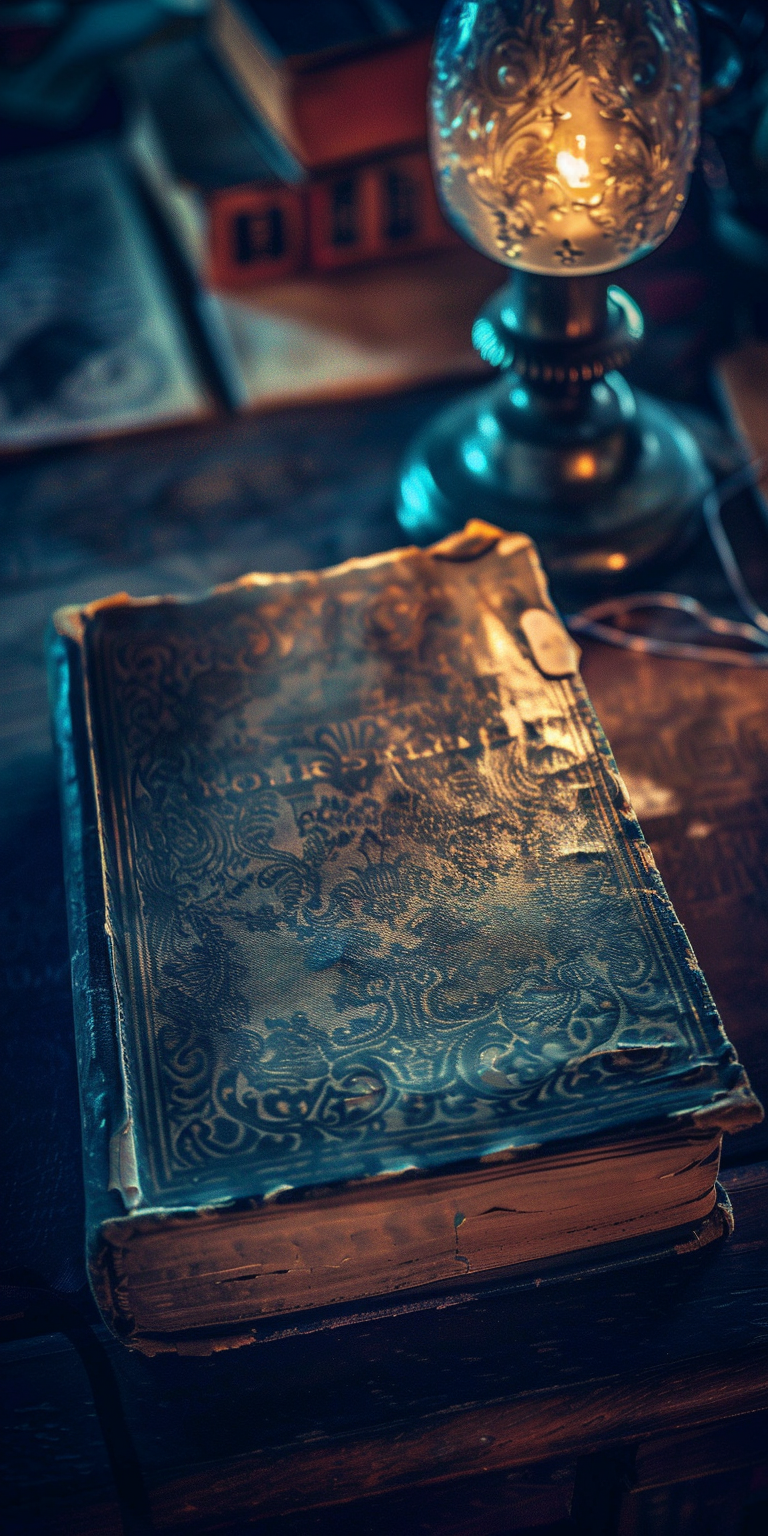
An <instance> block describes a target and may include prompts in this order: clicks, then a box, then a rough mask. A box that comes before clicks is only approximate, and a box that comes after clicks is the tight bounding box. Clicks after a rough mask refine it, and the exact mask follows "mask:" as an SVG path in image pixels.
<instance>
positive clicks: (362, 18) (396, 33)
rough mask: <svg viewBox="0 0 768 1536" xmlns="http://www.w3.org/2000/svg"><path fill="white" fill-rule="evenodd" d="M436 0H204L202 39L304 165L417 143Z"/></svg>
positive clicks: (423, 123)
mask: <svg viewBox="0 0 768 1536" xmlns="http://www.w3.org/2000/svg"><path fill="white" fill-rule="evenodd" d="M441 8H442V0H214V3H213V7H212V13H211V28H210V35H211V41H212V44H213V46H214V48H215V49H216V52H217V54H218V56H219V58H220V59H221V60H222V62H223V64H224V66H225V67H226V68H227V69H228V70H229V71H230V72H231V74H232V76H233V78H234V79H235V80H236V81H237V83H238V85H239V86H240V88H241V89H242V91H243V92H244V94H245V96H246V98H247V99H248V101H249V102H250V103H251V105H252V106H253V108H254V110H255V111H256V112H258V113H259V115H260V116H261V117H262V118H263V119H264V121H265V122H267V123H269V125H270V126H271V127H272V129H273V130H274V131H275V133H276V134H277V135H278V136H279V138H280V139H282V141H283V142H284V143H285V144H287V145H288V146H290V148H291V149H292V150H293V152H294V153H295V154H296V156H297V157H298V158H299V159H300V160H301V162H302V164H303V165H305V166H306V167H307V168H310V169H318V168H320V167H324V166H330V165H335V164H337V163H338V162H340V161H344V160H353V159H356V158H362V157H363V156H369V155H374V154H378V153H380V152H381V151H383V150H387V149H393V148H397V147H398V146H399V145H402V144H406V143H423V142H424V141H425V140H426V135H427V112H426V101H427V84H428V78H429V58H430V53H431V48H432V38H431V33H432V29H433V28H434V25H435V23H436V21H437V18H438V15H439V13H440V10H441Z"/></svg>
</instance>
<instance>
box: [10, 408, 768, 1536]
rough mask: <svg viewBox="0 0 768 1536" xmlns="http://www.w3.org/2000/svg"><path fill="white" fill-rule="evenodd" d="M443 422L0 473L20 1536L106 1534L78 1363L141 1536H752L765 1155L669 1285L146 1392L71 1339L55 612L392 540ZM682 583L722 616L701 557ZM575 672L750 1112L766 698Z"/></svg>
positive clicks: (303, 422) (331, 430)
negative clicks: (45, 654)
mask: <svg viewBox="0 0 768 1536" xmlns="http://www.w3.org/2000/svg"><path fill="white" fill-rule="evenodd" d="M448 394H449V391H448V390H447V389H430V390H428V391H422V392H419V393H418V394H411V395H401V396H399V397H397V398H393V399H388V400H380V401H367V402H364V403H360V404H358V405H355V406H349V405H347V406H338V405H337V406H326V407H316V408H314V409H312V410H309V409H307V410H295V411H292V412H290V413H287V412H286V413H280V414H278V413H276V414H274V415H272V416H265V417H262V418H261V419H259V420H253V421H248V420H239V421H222V422H217V423H213V424H211V425H209V426H206V427H204V428H200V429H197V430H195V431H192V430H183V431H178V432H165V433H162V434H157V435H155V436H153V437H152V438H146V437H145V438H144V439H142V440H138V439H137V440H133V441H125V442H120V443H115V444H112V445H110V444H101V445H94V446H91V447H85V448H80V449H77V450H62V451H57V452H55V453H49V454H46V455H41V456H40V457H38V458H36V459H34V460H32V459H30V460H27V461H25V462H19V463H17V464H13V463H9V464H7V465H6V466H5V467H4V468H3V470H2V473H1V474H0V496H1V497H2V508H3V530H4V531H3V534H2V543H1V544H0V593H1V595H0V661H1V662H2V685H1V686H2V697H3V710H2V725H1V727H0V788H1V789H2V793H1V794H0V838H1V839H2V848H3V860H2V876H1V877H0V878H2V915H1V916H0V922H1V923H2V950H3V956H4V960H5V979H4V983H3V985H4V988H5V1004H4V1014H5V1017H6V1018H7V1021H8V1022H7V1024H6V1026H5V1039H4V1044H5V1061H6V1067H5V1071H4V1073H3V1075H2V1079H1V1080H0V1094H1V1095H2V1114H1V1115H0V1120H1V1121H2V1128H3V1134H4V1136H5V1138H6V1143H7V1150H6V1153H5V1169H6V1174H5V1190H6V1193H7V1200H6V1224H7V1235H6V1237H5V1262H6V1264H7V1266H8V1269H9V1270H10V1271H13V1273H11V1274H8V1275H7V1276H6V1278H7V1279H8V1281H9V1288H8V1290H7V1293H6V1306H5V1314H6V1323H5V1331H6V1336H7V1337H8V1339H9V1341H10V1342H8V1343H7V1344H6V1345H5V1347H4V1353H3V1359H2V1365H3V1368H4V1371H5V1373H6V1380H7V1384H8V1389H9V1398H10V1399H11V1407H12V1428H13V1435H12V1436H8V1437H7V1443H8V1447H9V1459H8V1465H7V1475H8V1479H9V1486H10V1487H11V1490H12V1492H13V1497H14V1499H15V1501H16V1505H15V1507H16V1510H17V1514H16V1515H14V1517H13V1519H14V1520H15V1524H14V1523H12V1524H11V1527H10V1528H11V1530H13V1531H15V1532H18V1533H19V1536H20V1533H21V1532H32V1531H35V1532H38V1531H39V1532H41V1533H42V1532H46V1531H49V1530H53V1529H55V1530H56V1531H57V1532H60V1533H65V1532H71V1533H72V1536H86V1533H88V1532H94V1533H95V1532H102V1531H104V1532H113V1531H114V1532H116V1531H118V1530H119V1529H120V1523H119V1522H120V1516H119V1511H118V1507H117V1504H116V1501H115V1496H114V1485H113V1482H112V1478H111V1474H110V1466H109V1463H108V1460H107V1457H106V1453H105V1449H104V1442H103V1438H102V1434H101V1431H100V1428H99V1424H98V1422H97V1419H96V1416H95V1414H94V1408H93V1400H92V1396H91V1391H90V1387H89V1383H88V1379H87V1377H86V1375H85V1372H84V1370H83V1367H82V1364H81V1362H80V1357H79V1356H78V1354H77V1352H76V1350H75V1348H74V1347H73V1345H72V1342H71V1339H75V1340H76V1342H78V1343H79V1344H80V1345H81V1348H83V1349H84V1350H85V1356H86V1358H87V1359H88V1360H89V1362H90V1366H91V1369H92V1371H93V1373H94V1378H93V1379H95V1380H97V1386H99V1392H100V1394H101V1395H100V1398H99V1406H100V1409H101V1412H102V1417H104V1416H106V1419H107V1420H109V1423H108V1424H107V1429H108V1433H110V1434H111V1435H112V1438H113V1443H117V1444H118V1446H122V1454H123V1460H122V1462H121V1463H120V1464H119V1465H118V1473H119V1475H120V1476H121V1477H122V1483H123V1488H124V1490H126V1489H127V1490H128V1491H127V1493H126V1500H125V1501H124V1508H123V1518H124V1522H125V1528H126V1529H127V1530H129V1531H131V1532H133V1536H137V1533H140V1532H145V1531H147V1530H148V1529H149V1525H148V1520H149V1519H151V1521H152V1524H153V1526H154V1528H155V1529H156V1530H157V1531H180V1530H184V1531H190V1532H192V1531H203V1530H206V1531H207V1530H214V1529H215V1530H239V1531H244V1530H245V1528H246V1527H247V1529H248V1530H249V1531H252V1532H254V1533H261V1536H294V1533H295V1536H298V1533H299V1532H301V1533H302V1536H304V1533H311V1532H316V1533H317V1536H321V1533H322V1536H330V1532H331V1531H333V1532H334V1536H345V1533H347V1532H350V1533H351V1532H352V1531H353V1530H354V1531H355V1532H365V1533H369V1536H385V1533H387V1536H388V1533H390V1532H395V1531H399V1530H402V1531H403V1532H404V1533H408V1536H410V1533H411V1532H437V1531H440V1532H441V1533H446V1536H492V1533H502V1532H511V1531H513V1530H522V1529H536V1530H538V1531H540V1532H550V1536H553V1533H554V1532H565V1531H566V1530H569V1531H575V1530H580V1531H581V1532H582V1533H587V1532H589V1533H591V1536H592V1533H598V1532H601V1531H605V1532H608V1531H615V1530H617V1529H620V1530H621V1533H622V1536H634V1533H637V1536H640V1533H643V1536H672V1533H675V1536H677V1533H678V1532H687V1531H688V1530H690V1531H692V1532H693V1531H696V1533H697V1536H699V1533H700V1532H702V1533H703V1532H706V1531H709V1532H710V1533H711V1536H729V1533H731V1532H732V1533H733V1536H749V1533H750V1532H751V1530H753V1529H754V1530H755V1531H756V1530H757V1529H758V1528H759V1521H760V1520H761V1518H763V1519H764V1518H765V1514H766V1507H765V1504H763V1507H762V1510H761V1505H760V1500H761V1499H762V1500H763V1501H764V1500H765V1499H766V1496H768V1476H767V1475H766V1470H765V1469H766V1464H767V1463H768V1433H766V1431H767V1430H768V1418H766V1416H765V1415H766V1413H767V1412H768V1315H767V1313H766V1302H767V1301H768V1265H767V1264H766V1258H767V1255H768V1231H767V1230H766V1215H767V1214H768V1166H766V1163H765V1161H764V1159H765V1158H766V1154H767V1152H768V1136H767V1135H766V1132H765V1129H764V1128H758V1129H757V1130H754V1131H752V1132H750V1133H748V1135H746V1136H743V1137H740V1138H738V1139H737V1140H734V1142H733V1144H732V1145H729V1146H728V1148H727V1158H728V1164H729V1166H728V1168H727V1170H726V1175H725V1182H726V1183H727V1186H728V1188H729V1190H730V1192H731V1197H732V1200H733V1204H734V1209H735V1213H736V1223H737V1225H736V1232H735V1235H734V1237H733V1238H732V1239H731V1240H729V1241H728V1242H727V1243H724V1244H721V1245H716V1247H715V1248H714V1249H709V1250H707V1251H706V1252H705V1253H702V1254H697V1253H691V1254H687V1255H685V1256H681V1257H679V1258H678V1259H676V1260H675V1261H674V1262H673V1263H669V1262H667V1263H665V1264H654V1265H642V1266H637V1267H634V1268H633V1267H629V1268H623V1269H618V1270H617V1269H616V1268H613V1267H611V1266H610V1264H609V1265H608V1266H607V1267H605V1268H603V1269H601V1268H600V1266H592V1267H591V1268H590V1269H588V1270H585V1271H583V1272H577V1273H573V1272H571V1273H568V1274H565V1275H559V1276H558V1275H553V1274H549V1273H547V1274H542V1275H541V1276H532V1277H528V1279H527V1280H526V1282H525V1283H524V1284H520V1285H519V1286H515V1287H512V1288H511V1289H510V1288H506V1289H504V1288H503V1287H496V1288H494V1285H493V1284H492V1283H489V1284H487V1285H482V1286H480V1285H479V1286H478V1287H477V1289H476V1291H475V1292H473V1295H472V1297H471V1298H470V1299H466V1298H464V1299H463V1300H462V1304H461V1305H459V1304H454V1302H455V1299H452V1298H450V1297H449V1298H447V1300H446V1303H445V1305H443V1306H441V1307H440V1308H427V1309H420V1308H417V1307H411V1308H410V1309H409V1307H408V1304H407V1302H406V1303H404V1304H403V1306H402V1307H399V1308H397V1309H390V1313H396V1315H390V1313H388V1314H387V1315H376V1309H375V1308H372V1310H371V1315H370V1316H368V1317H365V1318H363V1319H362V1320H360V1321H358V1322H357V1323H355V1324H354V1326H348V1327H338V1328H335V1329H331V1330H327V1331H324V1332H310V1331H304V1332H298V1333H294V1334H287V1335H286V1336H283V1337H280V1336H276V1337H273V1338H271V1339H270V1340H269V1341H268V1342H266V1341H265V1342H264V1343H263V1344H257V1345H256V1346H254V1347H253V1348H250V1349H248V1350H241V1351H233V1352H231V1353H227V1354H222V1355H221V1356H215V1357H213V1358H210V1359H204V1360H203V1359H201V1360H188V1359H187V1360H183V1361H180V1360H176V1359H174V1358H172V1357H158V1358H157V1359H155V1360H153V1361H149V1360H144V1359H141V1358H139V1357H136V1356H133V1355H130V1354H128V1352H126V1351H125V1350H124V1349H123V1348H122V1346H120V1345H119V1344H117V1343H116V1342H114V1341H112V1340H111V1339H109V1337H108V1336H107V1335H106V1333H105V1331H104V1330H103V1329H102V1328H101V1327H100V1325H99V1324H98V1323H96V1324H95V1331H94V1332H93V1333H90V1332H89V1329H90V1327H91V1324H93V1323H94V1313H93V1309H92V1305H91V1304H89V1299H88V1295H87V1291H86V1290H85V1289H84V1270H83V1260H82V1199H81V1193H80V1167H79V1128H78V1113H77V1096H76V1081H75V1068H74V1053H73V1049H72V1038H71V1005H70V998H69V971H68V951H67V940H66V927H65V916H64V901H63V888H62V876H61V865H60V841H59V831H58V807H57V803H56V790H55V782H54V775H53V765H52V759H51V752H50V745H49V735H48V723H47V704H46V699H45V683H44V672H43V664H42V637H43V631H44V627H45V623H46V620H47V617H48V614H49V613H50V611H51V610H52V609H53V607H55V606H56V605H58V604H59V603H63V602H70V601H75V600H83V599H87V598H90V597H96V596H99V595H103V594H104V593H106V592H109V591H114V590H119V589H125V590H128V591H130V592H132V593H134V594H135V595H140V594H142V593H149V592H156V591H191V592H192V591H200V590H203V589H204V588H205V587H207V586H209V585H210V584H212V583H213V582H214V581H221V580H225V579H228V578H230V577H233V576H236V575H238V574H240V573H241V572H242V571H243V570H247V569H249V568H262V569H287V568H291V567H295V566H299V565H313V566H319V565H323V564H327V563H331V562H334V561H337V560H341V559H344V558H346V557H347V556H349V555H353V554H362V553H366V552H368V551H372V550H374V549H379V548H384V547H387V546H388V545H391V544H393V543H395V542H399V540H400V534H399V530H398V529H397V526H396V524H395V523H394V519H393V516H392V510H391V500H390V488H391V484H392V476H393V472H394V469H395V466H396V464H397V462H398V460H399V457H400V454H401V452H402V450H403V448H404V446H405V444H406V442H407V440H408V438H409V437H410V435H411V433H412V432H413V430H414V429H415V428H416V427H417V426H418V425H419V424H420V422H421V421H422V420H424V419H425V418H426V416H427V415H428V414H429V413H430V412H431V411H432V410H433V409H434V408H435V406H436V405H437V404H439V403H441V402H442V401H443V400H444V399H446V398H447V396H448ZM750 516H751V514H750V512H749V509H748V507H746V506H745V507H744V508H743V509H742V511H741V512H740V513H738V515H737V520H739V519H740V521H741V525H742V537H743V539H744V540H745V541H746V546H745V547H746V549H747V553H748V554H750V552H752V553H751V554H750V558H751V559H752V558H753V559H754V572H753V573H752V575H753V579H754V582H755V585H756V586H757V584H758V579H759V576H760V562H761V561H762V563H763V566H764V564H765V562H764V556H763V555H762V553H761V548H760V544H759V535H758V533H757V531H756V530H755V528H754V527H753V525H752V523H751V522H750ZM675 579H676V584H677V585H678V586H679V587H680V588H681V589H683V590H691V591H696V592H697V593H698V594H699V595H703V596H705V597H708V598H709V600H711V601H713V602H717V601H719V600H720V599H722V595H723V594H722V592H720V591H719V589H718V585H717V572H716V569H715V567H714V566H713V563H712V561H711V559H710V557H709V555H708V553H707V551H706V549H705V548H704V547H703V546H702V547H701V548H699V549H697V550H694V551H693V553H692V554H691V556H690V558H689V560H688V563H687V565H686V567H685V569H683V570H682V571H680V572H679V573H678V574H677V577H676V578H675ZM584 674H585V678H586V681H587V686H588V687H589V689H590V691H591V693H592V696H593V699H594V702H595V704H596V706H597V709H598V713H599V714H600V716H601V718H602V720H603V722H604V724H605V726H606V729H607V732H608V735H609V737H610V739H611V742H612V744H613V746H614V749H615V752H616V755H617V758H618V761H619V766H620V768H621V769H622V771H623V772H624V773H625V774H626V776H627V778H628V780H629V782H630V786H631V788H632V790H633V793H634V795H635V798H636V800H637V803H638V809H639V813H640V818H641V821H642V822H643V824H644V827H645V829H646V831H647V833H648V836H649V838H650V841H651V843H652V846H653V848H654V850H655V852H656V854H657V857H658V861H659V864H660V867H661V870H662V873H663V875H664V877H665V879H666V881H667V883H668V885H669V889H670V893H671V895H672V899H673V901H674V902H675V904H676V906H677V908H678V911H679V913H680V915H681V917H682V919H683V921H684V922H685V924H686V926H687V927H688V929H689V932H690V934H691V937H692V939H693V942H694V945H695V947H696V949H697V951H698V954H699V958H700V960H701V962H702V965H703V967H704V970H705V973H706V974H707V976H708V979H709V980H710V983H711V985H712V987H713V991H714V992H715V996H716V999H717V1001H718V1003H719V1006H720V1008H721V1010H722V1013H723V1016H724V1018H725V1022H726V1026H727V1028H728V1030H729V1033H730V1034H731V1036H732V1038H733V1039H734V1041H735V1043H736V1044H737V1046H738V1048H739V1052H740V1054H741V1056H742V1059H743V1060H744V1061H745V1063H746V1065H747V1067H748V1069H749V1070H750V1072H751V1074H752V1077H753V1081H754V1083H755V1086H756V1088H757V1090H758V1092H759V1093H761V1094H762V1096H763V1098H764V1099H765V1098H767V1097H768V1093H767V1092H766V1090H768V1046H767V1045H766V1041H767V1040H768V1030H766V1019H765V1006H766V1005H765V999H766V996H768V989H767V986H766V984H767V983H768V898H767V895H766V890H767V887H768V878H767V877H766V859H765V854H766V851H767V849H766V845H767V844H768V723H767V722H768V714H767V713H766V704H768V673H766V672H759V673H758V672H755V673H748V672H745V671H742V670H738V669H735V668H714V667H708V666H705V665H703V664H699V663H684V662H670V661H661V660H650V659H644V658H633V657H630V656H628V655H626V654H625V653H622V652H618V651H612V650H609V649H607V648H605V647H601V646H592V645H590V646H589V647H588V648H587V650H586V651H585V655H584ZM21 1271H26V1272H27V1273H26V1274H25V1273H21ZM537 1280H538V1281H540V1283H536V1281H537ZM45 1286H48V1287H53V1288H54V1290H55V1292H56V1294H57V1295H58V1296H60V1297H61V1296H64V1297H67V1298H69V1301H68V1303H67V1307H66V1308H64V1304H63V1303H60V1302H56V1300H55V1297H52V1296H51V1294H50V1292H44V1291H43V1289H42V1288H43V1287H45ZM35 1287H37V1289H35ZM79 1319H80V1320H82V1321H78V1320H79ZM55 1329H59V1330H61V1329H64V1330H66V1329H69V1334H70V1341H68V1339H67V1337H66V1334H65V1333H62V1332H61V1331H59V1332H58V1333H56V1332H54V1330H55ZM84 1339H85V1341H86V1342H85V1344H84V1343H83V1340H84ZM88 1339H90V1340H91V1344H90V1346H89V1345H88V1342H87V1341H88ZM94 1339H95V1340H96V1345H95V1346H94V1345H93V1340H94ZM89 1347H90V1349H91V1353H90V1355H89V1354H88V1348H89ZM110 1366H111V1373H110ZM99 1372H101V1375H100V1376H99ZM99 1383H100V1385H99ZM110 1394H111V1395H110ZM110 1415H111V1418H110ZM121 1415H122V1419H121ZM119 1457H120V1451H119V1449H118V1462H119ZM134 1457H135V1460H132V1458H134ZM761 1469H762V1470H761ZM761 1479H763V1481H762V1482H761ZM131 1488H132V1489H133V1495H132V1494H131ZM574 1488H575V1493H574ZM628 1489H634V1491H627V1490H628ZM6 1503H7V1505H8V1506H10V1498H8V1499H7V1500H6ZM571 1504H572V1505H573V1515H572V1518H571V1523H570V1524H569V1525H565V1524H563V1522H564V1521H565V1520H566V1517H567V1514H568V1509H569V1508H570V1507H571ZM750 1510H751V1511H752V1512H751V1513H750ZM686 1511H687V1513H686ZM750 1521H751V1522H752V1525H751V1526H750ZM686 1522H687V1523H686Z"/></svg>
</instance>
